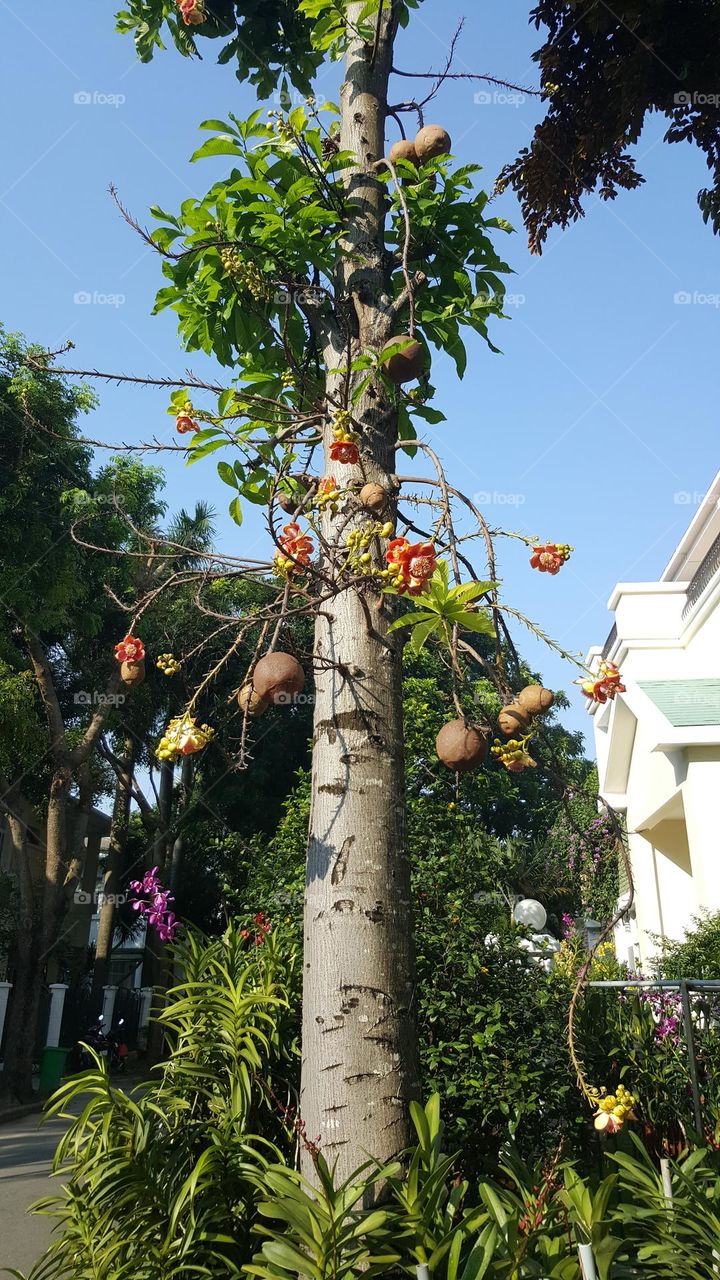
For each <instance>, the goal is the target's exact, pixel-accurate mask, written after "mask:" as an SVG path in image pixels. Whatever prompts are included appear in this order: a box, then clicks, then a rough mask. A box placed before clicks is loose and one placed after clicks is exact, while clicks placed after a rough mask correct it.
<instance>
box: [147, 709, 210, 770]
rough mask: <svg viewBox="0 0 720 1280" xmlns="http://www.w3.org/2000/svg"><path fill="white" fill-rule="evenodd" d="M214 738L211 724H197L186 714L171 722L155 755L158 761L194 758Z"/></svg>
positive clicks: (176, 717)
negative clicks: (182, 757) (186, 757)
mask: <svg viewBox="0 0 720 1280" xmlns="http://www.w3.org/2000/svg"><path fill="white" fill-rule="evenodd" d="M214 737H215V730H214V729H211V728H210V725H209V724H197V723H196V721H195V718H194V717H193V716H191V715H189V714H188V713H187V712H186V713H185V715H182V716H175V718H174V719H173V720H171V721H170V723H169V724H168V727H167V729H166V730H165V732H164V734H163V736H162V738H161V739H160V741H159V743H158V746H157V751H156V752H155V754H156V756H157V758H158V760H177V758H178V756H192V755H194V754H195V752H196V751H202V749H203V747H206V746H207V744H208V742H210V741H211V740H212V739H213V738H214Z"/></svg>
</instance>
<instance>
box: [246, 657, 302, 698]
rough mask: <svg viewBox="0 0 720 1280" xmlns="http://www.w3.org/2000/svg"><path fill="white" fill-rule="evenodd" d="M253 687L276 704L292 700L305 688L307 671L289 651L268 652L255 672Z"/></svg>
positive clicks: (262, 696)
mask: <svg viewBox="0 0 720 1280" xmlns="http://www.w3.org/2000/svg"><path fill="white" fill-rule="evenodd" d="M252 682H253V689H254V690H255V692H256V693H257V694H259V695H260V697H261V698H266V699H267V700H268V701H270V702H274V703H275V704H276V705H278V704H279V705H283V704H287V703H288V702H292V700H293V698H295V697H297V695H298V694H299V693H302V691H303V689H304V688H305V672H304V671H303V669H302V667H301V666H300V663H299V662H298V660H297V658H293V657H292V655H291V654H289V653H266V654H265V657H264V658H261V659H260V661H259V662H258V664H257V666H256V668H255V670H254V672H253V680H252Z"/></svg>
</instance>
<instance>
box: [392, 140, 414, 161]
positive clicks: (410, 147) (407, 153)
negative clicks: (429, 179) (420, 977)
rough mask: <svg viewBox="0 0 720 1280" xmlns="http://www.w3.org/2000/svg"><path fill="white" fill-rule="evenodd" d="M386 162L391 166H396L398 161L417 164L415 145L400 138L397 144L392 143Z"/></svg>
mask: <svg viewBox="0 0 720 1280" xmlns="http://www.w3.org/2000/svg"><path fill="white" fill-rule="evenodd" d="M388 160H389V161H390V163H391V164H397V162H398V160H409V161H410V162H411V164H417V162H418V157H417V151H416V150H415V143H414V142H411V140H410V138H401V139H400V141H399V142H393V144H392V146H391V148H390V150H389V151H388Z"/></svg>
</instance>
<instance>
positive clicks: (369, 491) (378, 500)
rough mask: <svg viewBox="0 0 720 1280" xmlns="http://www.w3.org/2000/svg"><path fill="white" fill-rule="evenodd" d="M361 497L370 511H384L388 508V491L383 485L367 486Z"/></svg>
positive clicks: (363, 489)
mask: <svg viewBox="0 0 720 1280" xmlns="http://www.w3.org/2000/svg"><path fill="white" fill-rule="evenodd" d="M359 497H360V501H361V503H362V505H363V506H364V507H367V509H368V511H383V510H384V509H385V507H386V506H387V500H388V491H387V489H383V487H382V485H381V484H366V485H363V487H362V489H361V490H360V494H359Z"/></svg>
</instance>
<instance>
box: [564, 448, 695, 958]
mask: <svg viewBox="0 0 720 1280" xmlns="http://www.w3.org/2000/svg"><path fill="white" fill-rule="evenodd" d="M719 605H720V472H719V473H718V475H717V476H716V477H715V480H714V481H713V484H712V486H711V488H710V490H709V491H708V493H707V495H706V497H705V498H704V500H703V502H702V504H701V506H700V507H699V508H698V510H697V514H696V515H695V518H694V519H693V521H692V523H691V524H690V527H689V528H688V530H687V532H686V534H685V535H684V537H683V538H682V540H681V542H680V544H679V546H678V547H677V550H676V551H675V552H674V554H673V556H672V558H671V560H670V563H669V564H668V566H667V568H666V569H665V572H664V573H663V574H662V576H661V578H660V580H659V582H619V583H618V584H617V586H616V587H615V590H614V591H613V593H612V595H611V597H610V600H609V602H608V608H609V609H610V610H612V612H613V613H614V614H615V625H614V626H613V628H612V631H611V632H610V635H609V636H608V638H607V640H606V642H605V645H604V647H603V648H602V649H600V648H593V649H591V650H590V652H589V654H588V665H589V666H590V667H591V668H592V667H595V666H597V663H598V662H599V660H600V658H601V657H604V658H606V659H609V660H610V661H612V662H615V663H617V665H618V666H619V667H620V670H621V672H622V677H623V683H624V684H625V685H626V686H627V692H626V693H623V694H618V695H617V697H616V698H615V700H614V701H612V702H608V703H606V704H605V705H604V706H591V707H590V708H589V709H590V712H591V714H592V715H593V721H594V732H595V744H596V750H597V758H598V772H599V777H600V793H601V795H602V797H603V799H604V800H606V802H607V803H608V804H610V805H612V806H613V807H614V808H615V809H617V810H618V811H620V812H621V813H623V814H624V815H625V817H626V821H627V830H628V838H629V847H630V860H631V864H632V870H633V879H634V882H635V904H634V907H633V908H632V909H631V911H630V912H629V913H628V915H627V916H626V918H625V922H624V923H623V925H621V926H620V927H619V928H618V930H617V933H616V942H617V949H618V956H619V958H620V959H621V960H628V961H629V962H630V964H631V965H632V966H635V967H642V965H643V964H644V963H645V961H646V960H647V959H648V958H649V957H651V956H652V955H653V954H655V953H656V952H657V950H658V947H657V942H656V941H654V940H653V939H654V937H655V938H657V937H666V938H682V937H683V935H684V933H685V931H686V929H687V928H688V926H689V925H690V924H691V920H692V917H693V916H694V915H697V914H699V913H700V912H702V911H703V910H709V911H717V910H720V607H719ZM625 888H626V886H623V885H622V884H621V889H625ZM622 901H623V898H621V902H622ZM624 901H627V896H625V898H624Z"/></svg>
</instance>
